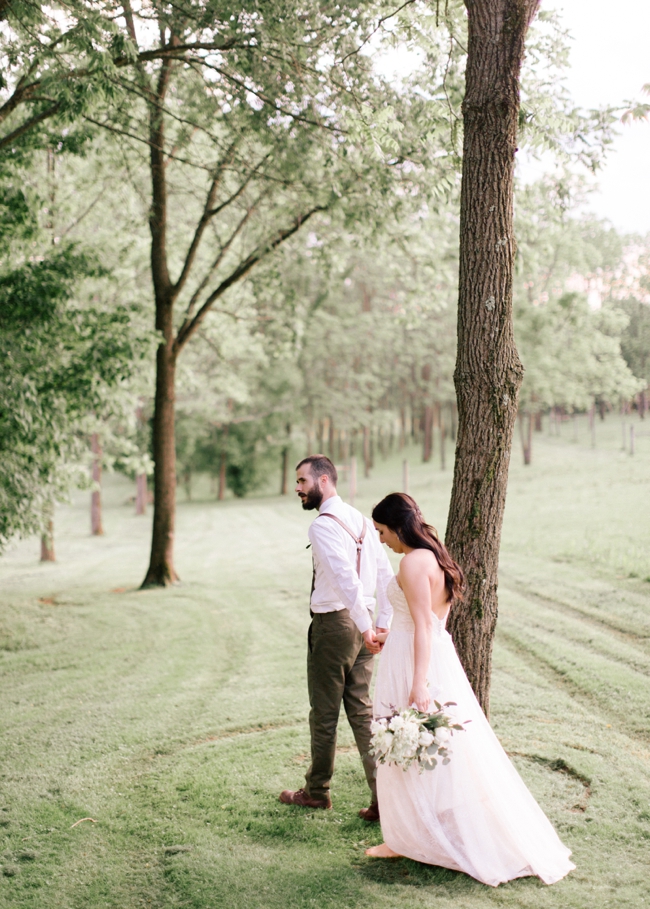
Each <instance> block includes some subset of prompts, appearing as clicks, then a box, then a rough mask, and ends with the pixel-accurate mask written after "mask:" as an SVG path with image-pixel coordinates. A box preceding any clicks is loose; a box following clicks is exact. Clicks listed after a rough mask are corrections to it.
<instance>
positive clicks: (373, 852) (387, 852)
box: [366, 843, 402, 858]
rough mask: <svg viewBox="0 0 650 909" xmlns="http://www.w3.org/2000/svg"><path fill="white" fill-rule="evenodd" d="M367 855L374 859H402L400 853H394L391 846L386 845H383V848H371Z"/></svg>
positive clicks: (367, 850)
mask: <svg viewBox="0 0 650 909" xmlns="http://www.w3.org/2000/svg"><path fill="white" fill-rule="evenodd" d="M366 855H369V856H371V857H372V858H401V857H402V856H401V855H400V854H399V852H393V850H392V849H391V848H390V846H387V845H386V843H382V844H381V846H371V847H370V849H366Z"/></svg>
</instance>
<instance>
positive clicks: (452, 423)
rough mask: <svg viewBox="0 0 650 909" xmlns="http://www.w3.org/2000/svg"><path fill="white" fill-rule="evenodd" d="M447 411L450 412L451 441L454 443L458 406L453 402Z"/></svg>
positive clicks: (456, 432)
mask: <svg viewBox="0 0 650 909" xmlns="http://www.w3.org/2000/svg"><path fill="white" fill-rule="evenodd" d="M449 409H450V412H451V420H450V435H451V441H452V442H455V441H456V436H457V434H458V405H457V404H456V402H455V401H454V402H453V403H452V404H450V406H449Z"/></svg>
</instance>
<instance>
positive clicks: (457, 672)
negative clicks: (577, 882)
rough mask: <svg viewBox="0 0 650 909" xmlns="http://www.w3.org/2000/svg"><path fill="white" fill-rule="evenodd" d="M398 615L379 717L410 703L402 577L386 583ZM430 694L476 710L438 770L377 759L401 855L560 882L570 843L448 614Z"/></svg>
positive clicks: (392, 841) (483, 873)
mask: <svg viewBox="0 0 650 909" xmlns="http://www.w3.org/2000/svg"><path fill="white" fill-rule="evenodd" d="M388 594H389V598H390V600H391V603H392V604H393V609H394V618H393V624H392V627H391V632H390V634H389V635H388V639H387V641H386V645H385V647H384V649H383V652H382V655H381V658H380V662H379V670H378V673H377V681H376V686H375V699H374V713H375V717H377V718H379V717H385V716H389V715H390V714H392V713H394V712H395V710H402V709H404V708H405V707H408V706H409V705H408V703H407V702H408V696H409V692H410V690H411V685H412V683H413V667H414V664H413V639H414V638H413V635H414V624H413V620H412V618H411V614H410V611H409V608H408V604H407V602H406V597H405V596H404V593H403V592H402V590H401V588H400V586H399V584H398V583H397V579H396V578H393V579H392V580H391V582H390V584H389V587H388ZM427 681H428V685H429V691H430V694H431V698H432V699H435V700H437V701H439V702H440V703H444V702H445V701H455V702H456V703H457V705H458V706H457V707H455V708H453V711H454V713H455V715H456V717H457V718H458V720H459V721H461V722H462V721H464V720H471V722H470V723H468V724H467V726H466V731H464V732H456V733H455V734H454V735H453V737H452V739H451V741H450V743H449V747H450V750H451V760H450V762H449V763H448V764H446V765H443V764H442V763H439V764H438V766H437V767H436V768H435V769H434V770H425V771H423V772H422V773H420V772H419V769H418V767H417V765H412V766H411V767H410V768H409V769H408V770H406V771H404V770H403V769H402V768H401V767H397V766H395V765H394V764H380V765H379V766H378V768H377V792H378V800H379V809H380V812H381V829H382V833H383V836H384V841H385V843H386V844H387V845H388V846H389V847H390V848H391V849H392V850H393V851H394V852H397V853H398V854H399V855H404V856H407V857H408V858H411V859H415V860H416V861H418V862H424V863H426V864H429V865H440V866H442V867H444V868H451V869H453V870H456V871H463V872H465V874H469V875H471V876H472V877H473V878H476V880H478V881H481V882H482V883H484V884H489V885H490V886H492V887H496V886H497V885H498V884H501V883H504V882H505V881H509V880H512V879H514V878H517V877H525V876H527V875H537V876H538V877H540V878H541V879H542V880H543V881H544V882H545V883H546V884H552V883H554V882H555V881H558V880H560V879H561V878H563V877H564V876H565V875H566V874H568V873H569V871H571V870H572V869H573V868H575V865H574V864H573V863H572V862H571V861H570V859H569V856H570V855H571V852H570V850H569V849H567V848H566V846H564V845H563V843H562V842H561V841H560V839H559V838H558V835H557V833H556V832H555V830H554V829H553V827H552V825H551V823H550V821H549V820H548V818H547V817H546V815H545V814H544V812H543V811H542V809H541V808H540V807H539V805H538V804H537V802H536V801H535V799H534V798H533V796H532V795H531V794H530V792H529V791H528V789H527V788H526V785H525V783H524V782H523V780H522V779H521V777H520V776H519V774H518V773H517V771H516V770H515V768H514V767H513V765H512V764H511V762H510V760H509V758H508V756H507V754H506V753H505V751H504V750H503V748H502V747H501V744H500V742H499V740H498V739H497V737H496V735H495V734H494V732H493V731H492V728H491V726H490V724H489V723H488V721H487V719H486V718H485V715H484V713H483V711H482V710H481V707H480V706H479V703H478V701H477V700H476V697H475V696H474V692H473V691H472V688H471V686H470V684H469V682H468V680H467V676H466V675H465V672H464V670H463V667H462V665H461V663H460V660H459V659H458V655H457V653H456V650H455V648H454V645H453V642H452V640H451V637H450V635H449V634H448V632H447V631H446V630H445V626H444V622H442V621H441V620H440V619H438V618H436V617H435V616H434V628H433V635H432V643H431V659H430V663H429V670H428V675H427Z"/></svg>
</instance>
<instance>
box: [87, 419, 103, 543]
mask: <svg viewBox="0 0 650 909" xmlns="http://www.w3.org/2000/svg"><path fill="white" fill-rule="evenodd" d="M90 449H91V451H92V453H93V463H92V468H91V470H92V474H91V475H92V480H93V483H95V489H93V491H92V492H91V494H90V532H91V534H92V536H94V537H101V536H103V535H104V528H103V527H102V488H101V487H102V443H101V441H100V439H99V433H96V432H94V433H93V434H92V436H91V439H90Z"/></svg>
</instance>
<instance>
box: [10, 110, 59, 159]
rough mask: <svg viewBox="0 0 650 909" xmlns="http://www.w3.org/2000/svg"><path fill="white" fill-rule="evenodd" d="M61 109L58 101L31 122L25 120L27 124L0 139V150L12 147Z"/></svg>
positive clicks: (31, 118)
mask: <svg viewBox="0 0 650 909" xmlns="http://www.w3.org/2000/svg"><path fill="white" fill-rule="evenodd" d="M60 107H61V105H60V104H59V102H58V101H57V102H56V104H53V105H52V106H51V107H48V108H46V109H45V110H44V111H41V113H40V114H36V115H35V116H34V117H30V119H29V120H25V122H24V123H22V124H21V125H20V126H18V127H17V128H16V129H14V130H13V132H10V133H7V135H6V136H3V137H2V138H1V139H0V149H2V148H6V147H7V145H11V143H12V142H15V141H16V139H19V138H20V137H21V136H22V135H23V134H24V133H26V132H29V130H30V129H32V128H33V127H34V126H36V125H37V124H39V123H42V122H43V120H47V119H48V117H53V116H54V114H56V113H57V111H58V110H59V109H60Z"/></svg>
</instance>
